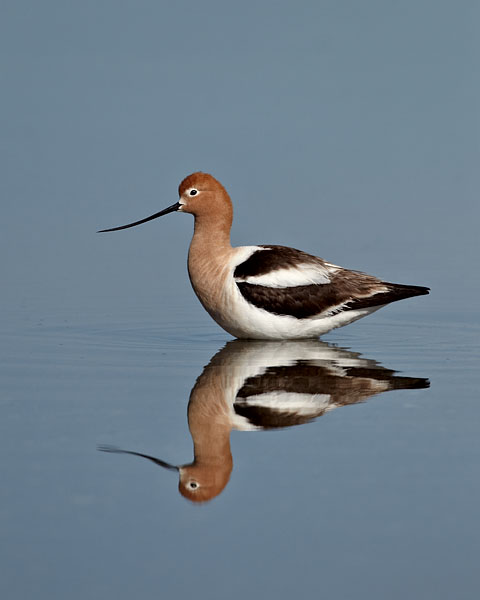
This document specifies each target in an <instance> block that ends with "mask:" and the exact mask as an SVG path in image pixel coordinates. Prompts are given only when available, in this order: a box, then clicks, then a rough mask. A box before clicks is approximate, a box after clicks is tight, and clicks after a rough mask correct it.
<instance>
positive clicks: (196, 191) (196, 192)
mask: <svg viewBox="0 0 480 600" xmlns="http://www.w3.org/2000/svg"><path fill="white" fill-rule="evenodd" d="M197 194H198V190H195V189H193V190H190V193H189V195H190V196H196V195H197Z"/></svg>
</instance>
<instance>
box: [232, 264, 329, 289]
mask: <svg viewBox="0 0 480 600" xmlns="http://www.w3.org/2000/svg"><path fill="white" fill-rule="evenodd" d="M235 281H244V282H246V283H252V284H255V285H263V286H265V287H271V288H286V287H297V286H299V285H314V284H316V285H318V284H325V283H330V277H329V276H328V270H327V269H325V268H324V267H322V265H315V264H308V263H301V264H299V265H298V266H296V267H287V268H284V269H275V271H270V273H264V274H263V275H256V276H254V277H245V278H240V277H237V278H236V279H235Z"/></svg>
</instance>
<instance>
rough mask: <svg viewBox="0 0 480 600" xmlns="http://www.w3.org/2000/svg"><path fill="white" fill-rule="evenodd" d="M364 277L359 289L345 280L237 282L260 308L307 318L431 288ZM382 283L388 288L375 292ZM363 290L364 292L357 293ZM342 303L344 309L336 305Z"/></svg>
mask: <svg viewBox="0 0 480 600" xmlns="http://www.w3.org/2000/svg"><path fill="white" fill-rule="evenodd" d="M363 277H365V278H366V279H365V281H364V282H363V285H359V286H358V287H357V289H356V290H354V289H352V286H351V285H349V284H347V283H346V282H344V283H343V284H340V283H339V282H332V283H328V284H321V285H300V286H295V287H288V288H270V287H266V286H262V285H255V284H251V283H246V282H237V286H238V289H239V290H240V292H241V294H242V296H243V297H244V298H245V300H247V302H250V303H251V304H253V305H254V306H256V307H257V308H262V309H264V310H266V311H268V312H270V313H273V314H277V315H289V316H292V317H296V318H297V319H308V318H309V317H313V316H315V315H318V314H320V313H323V312H328V311H335V312H343V311H347V310H354V309H355V310H356V309H360V308H373V307H375V306H382V305H384V304H389V303H390V302H395V301H396V300H402V299H403V298H409V297H410V296H419V295H423V294H428V288H425V287H420V286H410V285H397V284H390V283H382V282H379V281H378V280H374V282H373V281H372V279H373V278H369V277H368V276H363ZM380 286H384V287H386V288H387V291H384V292H383V291H382V292H377V293H375V289H378V288H379V287H380ZM357 294H362V296H363V297H362V296H357V297H355V296H356V295H357ZM341 305H345V306H343V307H342V308H341V309H338V308H337V307H339V306H341Z"/></svg>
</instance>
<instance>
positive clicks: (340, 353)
mask: <svg viewBox="0 0 480 600" xmlns="http://www.w3.org/2000/svg"><path fill="white" fill-rule="evenodd" d="M428 386H429V382H428V379H421V378H414V377H399V376H396V375H395V371H391V370H389V369H385V368H384V367H381V366H380V365H379V364H378V363H376V362H375V361H373V360H368V359H365V358H360V356H359V354H357V353H355V352H350V351H348V350H343V349H341V348H337V347H335V346H331V345H329V344H327V343H325V342H321V341H319V340H302V341H286V342H260V341H240V340H235V341H232V342H229V343H228V344H227V345H226V346H225V347H224V348H223V349H222V350H220V351H219V352H218V353H217V354H215V356H214V357H213V358H212V360H211V361H210V363H209V364H208V365H207V366H206V367H205V369H204V370H203V373H202V374H201V375H200V377H199V378H198V379H197V382H196V383H195V386H194V387H193V389H192V392H191V394H190V402H189V404H188V426H189V429H190V433H191V436H192V439H193V448H194V460H193V462H192V463H190V464H187V465H182V466H178V467H177V466H174V465H171V464H169V463H166V462H165V461H162V460H160V459H157V458H155V457H153V456H149V455H146V454H142V453H138V452H131V451H128V450H120V449H118V448H115V447H112V446H100V447H99V450H102V451H104V452H116V453H122V454H132V455H135V456H141V457H143V458H147V459H149V460H151V461H153V462H154V463H155V464H157V465H159V466H162V467H164V468H167V469H170V470H175V471H178V472H179V476H180V481H179V490H180V493H181V494H182V495H183V496H185V497H186V498H188V499H189V500H192V501H194V502H205V501H207V500H211V499H212V498H214V497H215V496H217V495H218V494H220V492H221V491H222V490H223V489H224V487H225V486H226V485H227V483H228V480H229V479H230V474H231V472H232V468H233V460H232V454H231V451H230V431H231V430H232V429H238V430H244V431H252V430H260V429H272V428H280V427H290V426H292V425H301V424H303V423H308V422H309V421H311V420H312V419H315V418H316V417H319V416H321V415H323V414H324V413H326V412H327V411H330V410H333V409H334V408H337V407H339V406H345V405H347V404H355V403H356V402H363V401H365V400H366V399H367V398H369V397H370V396H374V395H375V394H380V393H382V392H386V391H389V390H401V389H419V388H426V387H428Z"/></svg>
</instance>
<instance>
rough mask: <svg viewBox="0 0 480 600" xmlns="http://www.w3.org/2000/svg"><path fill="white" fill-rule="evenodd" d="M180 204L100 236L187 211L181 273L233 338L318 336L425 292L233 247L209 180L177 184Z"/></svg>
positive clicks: (219, 193)
mask: <svg viewBox="0 0 480 600" xmlns="http://www.w3.org/2000/svg"><path fill="white" fill-rule="evenodd" d="M179 196H180V200H179V201H178V202H177V203H176V204H173V205H172V206H169V207H168V208H166V209H165V210H162V211H160V212H158V213H155V214H154V215H152V216H151V217H147V218H146V219H142V220H141V221H136V222H135V223H130V224H129V225H123V226H122V227H114V228H112V229H103V230H102V232H105V231H116V230H118V229H126V228H128V227H133V226H135V225H140V224H141V223H145V222H146V221H150V220H152V219H155V218H157V217H160V216H162V215H165V214H167V213H169V212H173V211H179V212H187V213H191V214H193V215H194V217H195V231H194V234H193V239H192V242H191V244H190V250H189V253H188V272H189V275H190V280H191V282H192V286H193V289H194V290H195V293H196V294H197V296H198V298H199V299H200V302H201V303H202V304H203V306H204V308H205V309H206V310H207V311H208V313H209V314H210V315H211V316H212V317H213V319H215V321H216V322H217V323H218V324H219V325H220V326H221V327H223V328H224V329H225V330H226V331H228V332H229V333H231V334H232V335H233V336H235V337H238V338H253V339H298V338H308V337H318V336H319V335H322V334H324V333H326V332H327V331H330V330H331V329H334V328H335V327H341V326H343V325H347V324H348V323H351V322H352V321H356V320H357V319H360V318H361V317H364V316H366V315H367V314H369V313H371V312H373V311H375V310H377V309H379V308H381V307H382V306H385V305H386V304H389V303H390V302H394V301H396V300H402V299H403V298H408V297H410V296H419V295H423V294H428V291H429V290H428V288H426V287H420V286H414V285H400V284H396V283H388V282H385V281H381V280H380V279H377V278H376V277H373V276H371V275H366V274H365V273H360V272H358V271H350V270H348V269H344V268H342V267H339V266H337V265H334V264H331V263H329V262H326V261H324V260H322V259H321V258H317V257H315V256H312V255H310V254H306V253H305V252H301V251H300V250H295V249H294V248H287V247H285V246H272V245H266V246H243V247H239V248H232V246H231V244H230V229H231V226H232V220H233V208H232V203H231V201H230V197H229V195H228V193H227V191H226V190H225V188H224V187H223V186H222V184H221V183H220V182H219V181H217V180H216V179H215V178H214V177H212V176H211V175H208V174H206V173H193V174H192V175H189V176H188V177H187V178H186V179H184V180H183V181H182V183H181V184H180V188H179Z"/></svg>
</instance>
